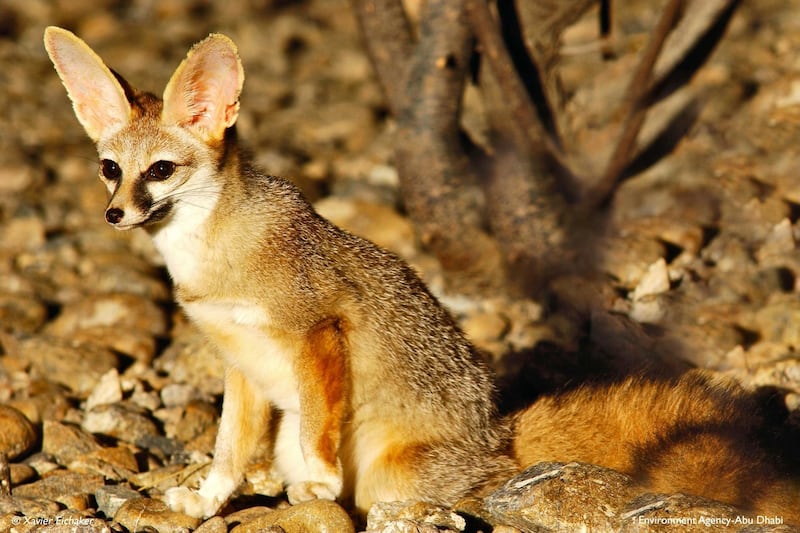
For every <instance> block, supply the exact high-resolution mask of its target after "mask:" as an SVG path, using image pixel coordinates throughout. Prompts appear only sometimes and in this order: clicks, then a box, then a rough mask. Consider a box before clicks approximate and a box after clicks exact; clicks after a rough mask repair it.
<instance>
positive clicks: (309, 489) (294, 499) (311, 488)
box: [286, 481, 339, 505]
mask: <svg viewBox="0 0 800 533" xmlns="http://www.w3.org/2000/svg"><path fill="white" fill-rule="evenodd" d="M338 492H339V491H337V490H335V489H334V487H331V486H330V485H329V484H327V483H321V482H319V481H300V482H299V483H292V484H291V485H289V486H288V487H286V496H287V497H288V498H289V503H291V504H292V505H294V504H296V503H301V502H307V501H310V500H317V499H320V500H335V499H336V496H338Z"/></svg>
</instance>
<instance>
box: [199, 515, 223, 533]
mask: <svg viewBox="0 0 800 533" xmlns="http://www.w3.org/2000/svg"><path fill="white" fill-rule="evenodd" d="M194 533H228V525H227V524H226V523H225V519H224V518H222V517H221V516H212V517H211V518H209V519H208V520H206V521H205V522H203V523H202V524H200V527H198V528H197V529H195V530H194Z"/></svg>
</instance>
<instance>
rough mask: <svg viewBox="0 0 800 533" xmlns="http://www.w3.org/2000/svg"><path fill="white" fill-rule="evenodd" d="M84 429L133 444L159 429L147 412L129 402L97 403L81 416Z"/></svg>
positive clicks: (157, 432)
mask: <svg viewBox="0 0 800 533" xmlns="http://www.w3.org/2000/svg"><path fill="white" fill-rule="evenodd" d="M81 427H82V428H83V429H84V431H88V432H90V433H98V434H101V435H107V436H109V437H114V438H116V439H120V440H122V441H124V442H129V443H131V444H135V443H136V442H138V441H139V440H141V439H143V438H145V437H146V436H150V435H158V434H159V431H158V428H157V427H156V424H155V422H153V421H152V420H151V419H150V417H149V416H148V414H147V412H146V411H144V410H143V409H141V408H139V407H138V406H136V405H135V404H132V403H130V402H118V403H115V404H110V405H99V406H97V407H95V408H94V409H92V410H91V411H88V412H87V413H86V414H85V415H84V417H83V423H82V424H81Z"/></svg>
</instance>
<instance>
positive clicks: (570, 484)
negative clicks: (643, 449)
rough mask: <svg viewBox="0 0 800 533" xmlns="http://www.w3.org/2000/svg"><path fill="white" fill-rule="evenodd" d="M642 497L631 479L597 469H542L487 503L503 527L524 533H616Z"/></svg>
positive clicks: (548, 466) (575, 466)
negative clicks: (541, 532) (628, 507)
mask: <svg viewBox="0 0 800 533" xmlns="http://www.w3.org/2000/svg"><path fill="white" fill-rule="evenodd" d="M637 494H638V490H637V488H636V486H635V485H634V483H633V480H631V478H629V477H628V476H626V475H624V474H621V473H618V472H615V471H613V470H609V469H606V468H602V467H599V466H595V465H588V464H580V463H569V464H564V463H539V464H537V465H534V466H532V467H530V468H528V469H526V470H525V471H524V472H522V473H521V474H519V475H517V476H515V477H514V478H513V479H511V480H510V481H508V482H507V483H506V484H505V485H504V486H503V487H501V488H500V489H498V490H497V491H495V492H494V493H492V494H491V495H489V496H488V497H487V498H486V499H485V505H486V508H487V510H488V511H489V513H490V514H491V515H492V516H493V517H494V519H495V521H496V522H497V523H498V524H507V525H511V526H514V527H516V528H518V529H520V530H522V531H539V530H542V529H543V530H551V531H579V530H587V529H588V530H594V531H616V530H617V529H618V527H619V525H620V523H621V522H620V521H621V518H620V517H621V515H622V514H623V513H624V512H625V508H626V505H627V504H628V502H630V501H631V500H633V498H634V497H635V496H636V495H637Z"/></svg>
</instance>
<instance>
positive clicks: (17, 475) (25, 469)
mask: <svg viewBox="0 0 800 533" xmlns="http://www.w3.org/2000/svg"><path fill="white" fill-rule="evenodd" d="M8 468H9V474H10V477H11V486H12V487H16V486H17V485H22V484H24V483H28V482H31V481H33V479H34V478H35V477H36V470H34V469H33V467H32V466H30V465H26V464H24V463H11V464H10V465H8Z"/></svg>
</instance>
